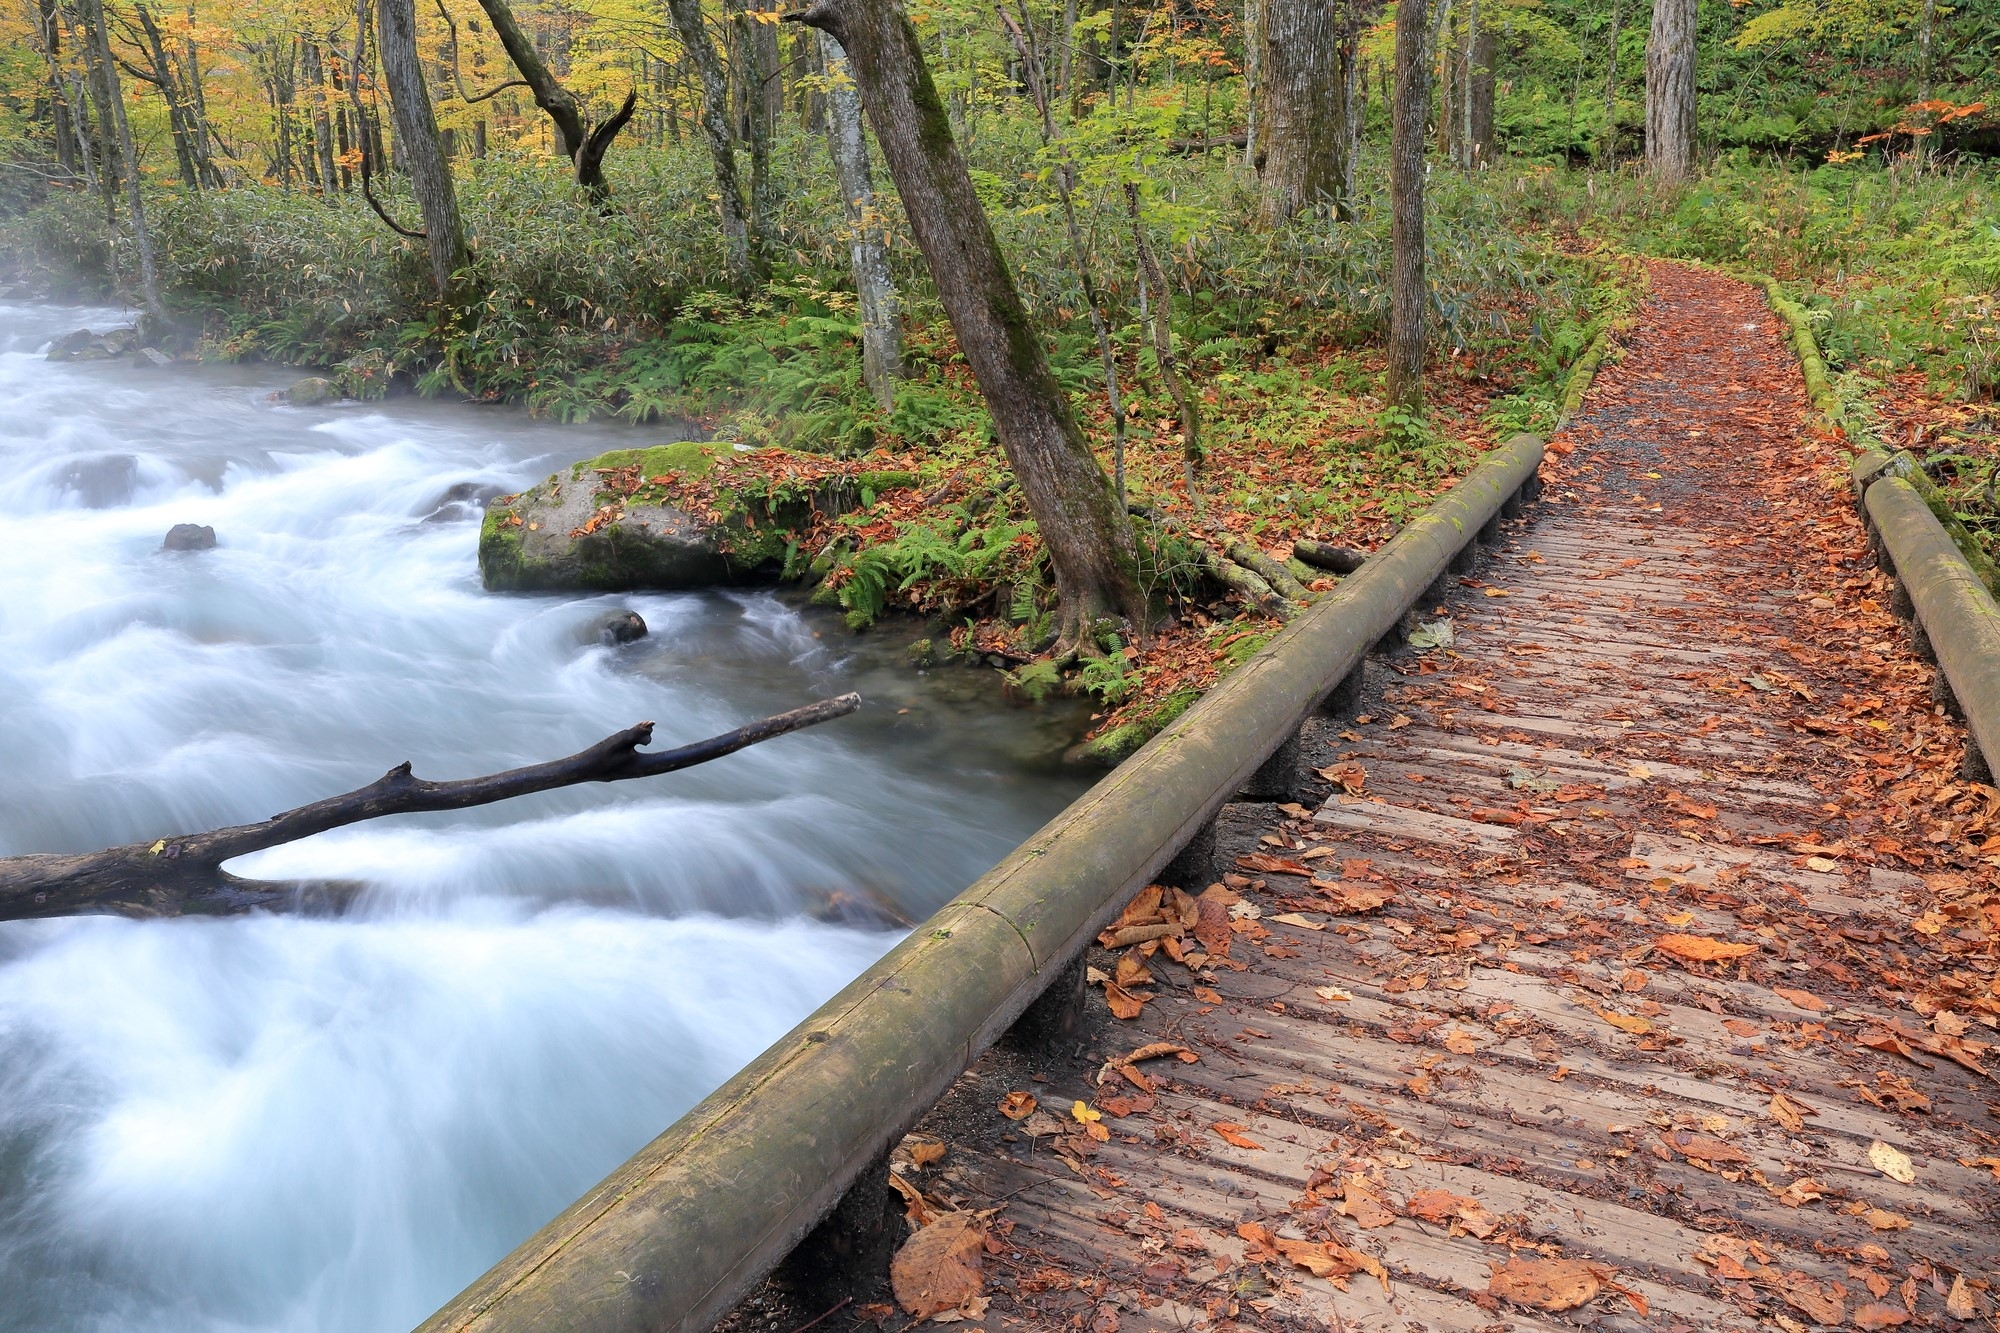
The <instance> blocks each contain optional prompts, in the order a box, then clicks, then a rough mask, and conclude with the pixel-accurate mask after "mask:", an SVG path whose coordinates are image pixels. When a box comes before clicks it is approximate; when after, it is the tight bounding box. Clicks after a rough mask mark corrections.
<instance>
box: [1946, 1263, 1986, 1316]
mask: <svg viewBox="0 0 2000 1333" xmlns="http://www.w3.org/2000/svg"><path fill="white" fill-rule="evenodd" d="M1944 1312H1945V1313H1946V1314H1948V1315H1950V1316H1951V1317H1952V1318H1953V1319H1970V1318H1972V1317H1973V1316H1974V1315H1977V1314H1978V1313H1979V1306H1978V1303H1977V1302H1976V1301H1975V1300H1974V1299H1973V1295H1972V1288H1970V1287H1968V1286H1967V1285H1966V1283H1965V1274H1963V1273H1960V1274H1959V1275H1958V1276H1957V1277H1954V1278H1953V1279H1952V1280H1951V1294H1950V1295H1949V1296H1947V1297H1945V1298H1944Z"/></svg>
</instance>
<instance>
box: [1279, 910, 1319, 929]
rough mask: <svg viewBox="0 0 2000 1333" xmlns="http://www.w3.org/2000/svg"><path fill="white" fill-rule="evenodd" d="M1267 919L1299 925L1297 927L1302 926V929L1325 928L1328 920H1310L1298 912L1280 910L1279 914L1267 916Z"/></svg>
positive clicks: (1288, 924) (1289, 924)
mask: <svg viewBox="0 0 2000 1333" xmlns="http://www.w3.org/2000/svg"><path fill="white" fill-rule="evenodd" d="M1265 919H1266V920H1269V921H1277V922H1282V923H1283V924H1285V925H1287V926H1297V927H1299V928H1300V929H1301V930H1325V929H1326V922H1324V921H1308V920H1306V918H1304V917H1302V916H1300V915H1299V914H1298V913H1297V912H1280V913H1278V915H1276V916H1273V917H1267V918H1265Z"/></svg>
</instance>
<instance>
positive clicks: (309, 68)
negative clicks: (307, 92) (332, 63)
mask: <svg viewBox="0 0 2000 1333" xmlns="http://www.w3.org/2000/svg"><path fill="white" fill-rule="evenodd" d="M305 66H306V71H305V72H306V82H307V83H308V85H310V86H311V88H312V101H311V111H312V130H313V155H314V156H315V157H316V158H317V159H318V161H319V179H320V189H322V190H323V191H325V192H326V193H327V194H333V193H335V192H336V191H337V190H339V188H340V180H339V177H338V176H336V175H335V174H334V173H335V167H334V164H333V121H332V118H331V117H329V116H328V115H327V112H326V108H327V100H328V89H327V82H326V61H325V60H324V59H322V58H321V56H320V49H319V43H318V42H310V41H309V42H307V43H306V59H305Z"/></svg>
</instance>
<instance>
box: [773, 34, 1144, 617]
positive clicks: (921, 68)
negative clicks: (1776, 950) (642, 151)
mask: <svg viewBox="0 0 2000 1333" xmlns="http://www.w3.org/2000/svg"><path fill="white" fill-rule="evenodd" d="M788 17H793V18H797V19H799V20H801V21H803V22H805V23H807V24H810V25H811V26H813V27H815V28H819V29H821V30H822V31H824V32H828V33H831V34H832V35H833V38H834V40H836V41H838V42H839V43H840V45H841V47H842V48H843V49H844V50H845V51H846V52H847V56H848V60H849V62H850V63H851V64H852V65H853V68H854V77H855V81H856V83H857V84H859V86H860V89H861V100H862V103H863V104H864V105H865V106H866V107H867V108H868V119H869V120H870V122H872V123H873V125H874V127H875V138H876V140H877V141H878V142H879V143H880V144H881V145H882V155H883V157H884V158H886V159H887V161H888V164H889V174H890V175H891V177H893V178H894V180H895V182H896V190H897V193H898V194H900V195H901V196H902V200H903V209H904V211H905V213H907V214H908V216H909V219H910V231H911V233H912V234H913V235H914V236H915V237H916V241H917V245H918V248H920V249H921V250H922V251H923V254H924V260H925V262H926V263H927V264H928V265H929V268H930V272H931V279H932V281H933V282H934V283H935V284H936V285H937V291H938V299H939V301H940V302H941V304H942V305H943V306H944V310H945V314H946V315H947V316H948V317H949V318H950V319H951V325H952V330H953V331H954V332H955V333H956V334H957V335H958V343H959V348H960V350H961V351H963V352H964V353H965V359H966V361H967V363H968V364H970V366H971V367H972V373H973V376H974V378H975V379H977V381H978V382H979V389H980V392H981V394H983V395H984V396H985V399H986V405H987V409H988V411H990V412H991V413H992V415H993V423H994V425H995V427H996V428H997V430H998V432H999V436H1000V447H1001V448H1002V449H1003V450H1004V451H1005V452H1006V455H1007V461H1008V463H1009V465H1010V466H1011V467H1012V468H1013V470H1014V476H1015V478H1016V479H1017V480H1018V481H1019V482H1020V486H1021V492H1022V494H1023V496H1024V497H1025V498H1026V500H1027V502H1028V507H1029V509H1030V510H1031V511H1032V512H1033V513H1034V516H1035V522H1036V525H1037V527H1038V528H1039V530H1040V533H1041V537H1042V541H1043V544H1044V545H1045V546H1046V547H1047V548H1048V552H1049V560H1050V563H1051V564H1052V565H1053V566H1054V568H1055V576H1056V591H1057V593H1058V595H1059V596H1060V598H1061V600H1062V608H1063V610H1062V616H1061V623H1060V625H1059V629H1058V654H1059V655H1062V654H1067V653H1073V652H1089V653H1095V652H1096V651H1098V649H1097V648H1096V643H1095V637H1096V631H1097V629H1098V622H1099V621H1100V620H1102V619H1117V618H1120V617H1123V618H1127V619H1129V620H1131V621H1134V622H1137V623H1140V624H1143V622H1144V612H1145V604H1144V600H1143V598H1142V596H1141V594H1140V591H1139V582H1138V563H1137V559H1136V557H1135V554H1134V551H1133V544H1132V526H1131V520H1130V519H1129V518H1128V517H1127V515H1126V513H1125V511H1124V508H1123V507H1122V506H1121V505H1120V504H1119V502H1118V497H1117V495H1116V494H1115V493H1114V491H1113V490H1112V486H1111V482H1110V480H1109V479H1108V478H1107V477H1106V476H1105V475H1104V469H1103V468H1101V467H1099V466H1098V464H1097V459H1096V457H1095V456H1094V455H1092V453H1091V451H1090V445H1089V444H1088V442H1086V441H1085V439H1084V437H1083V432H1082V430H1080V429H1079V428H1078V426H1077V424H1076V418H1075V417H1074V416H1072V415H1071V413H1070V409H1069V400H1068V398H1067V397H1066V396H1065V395H1064V394H1063V391H1062V386H1061V385H1060V384H1059V383H1057V381H1056V378H1055V374H1054V372H1053V371H1051V370H1050V369H1049V361H1048V354H1047V352H1046V351H1045V350H1044V349H1043V347H1042V342H1041V338H1040V337H1039V336H1038V335H1037V333H1036V332H1035V328H1034V326H1033V324H1032V323H1030V322H1029V319H1028V311H1027V307H1026V305H1025V304H1024V303H1023V302H1022V300H1021V294H1020V292H1019V291H1018V290H1016V288H1015V286H1014V279H1013V275H1012V274H1011V273H1010V272H1009V271H1008V267H1007V259H1006V256H1005V255H1003V254H1002V253H1001V251H1000V244H999V242H998V241H996V240H995V239H994V237H993V228H992V225H991V224H990V223H989V222H988V221H987V218H986V212H985V209H984V208H982V207H981V206H980V202H979V195H978V194H977V193H976V192H975V191H974V190H973V187H972V177H971V176H970V175H969V174H968V173H967V171H966V167H965V159H964V158H963V157H962V156H961V155H960V154H959V151H958V144H957V142H956V141H955V140H954V139H953V138H952V133H951V121H950V119H949V117H948V116H947V114H946V112H945V107H944V102H943V100H942V99H941V98H939V96H938V91H937V86H936V85H935V84H934V83H932V82H931V74H930V68H929V67H928V66H927V65H926V64H925V62H924V55H923V48H922V46H921V45H919V42H918V39H917V31H916V29H915V28H914V27H913V26H911V23H910V20H909V18H908V17H907V16H905V15H904V13H903V11H902V10H901V9H900V8H899V7H898V6H897V5H896V4H895V3H894V0H817V2H816V3H815V4H814V5H813V6H812V8H810V9H808V10H806V11H805V12H804V13H803V14H797V15H791V16H788Z"/></svg>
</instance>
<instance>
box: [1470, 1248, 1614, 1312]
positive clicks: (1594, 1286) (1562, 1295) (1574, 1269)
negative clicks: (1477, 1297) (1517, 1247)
mask: <svg viewBox="0 0 2000 1333" xmlns="http://www.w3.org/2000/svg"><path fill="white" fill-rule="evenodd" d="M1492 1268H1493V1276H1492V1277H1491V1278H1489V1279H1488V1280H1487V1283H1486V1291H1487V1294H1489V1295H1492V1296H1497V1297H1499V1298H1500V1299H1501V1300H1503V1301H1511V1302H1512V1303H1514V1304H1515V1305H1527V1306H1532V1307H1533V1308H1535V1309H1537V1310H1549V1311H1560V1310H1574V1309H1576V1308H1577V1307H1578V1306H1580V1305H1587V1304H1589V1303H1590V1302H1591V1301H1593V1300H1595V1299H1596V1298H1597V1294H1598V1292H1600V1291H1602V1290H1603V1283H1602V1281H1601V1280H1600V1279H1599V1277H1598V1274H1599V1272H1600V1271H1604V1270H1603V1266H1602V1265H1599V1264H1590V1263H1585V1262H1584V1261H1583V1260H1580V1259H1519V1258H1516V1259H1508V1260H1506V1261H1504V1262H1502V1263H1497V1264H1494V1265H1492Z"/></svg>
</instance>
